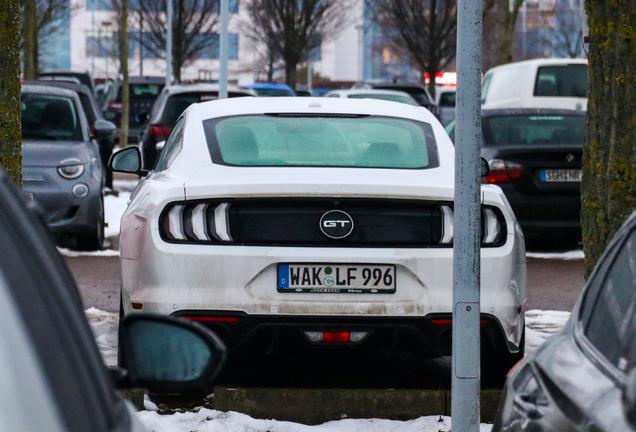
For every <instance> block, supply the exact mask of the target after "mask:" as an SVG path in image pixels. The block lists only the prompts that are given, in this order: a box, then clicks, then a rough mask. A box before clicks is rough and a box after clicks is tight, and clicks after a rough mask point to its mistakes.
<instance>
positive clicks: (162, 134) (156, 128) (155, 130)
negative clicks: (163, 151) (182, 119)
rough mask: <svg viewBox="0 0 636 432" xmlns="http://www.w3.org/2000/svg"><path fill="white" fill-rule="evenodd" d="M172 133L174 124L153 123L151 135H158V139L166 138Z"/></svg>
mask: <svg viewBox="0 0 636 432" xmlns="http://www.w3.org/2000/svg"><path fill="white" fill-rule="evenodd" d="M171 133H172V126H161V125H151V126H150V135H152V136H154V137H157V141H163V140H166V139H167V138H168V137H169V136H170V134H171Z"/></svg>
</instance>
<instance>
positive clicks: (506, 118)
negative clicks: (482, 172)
mask: <svg viewBox="0 0 636 432" xmlns="http://www.w3.org/2000/svg"><path fill="white" fill-rule="evenodd" d="M454 128H455V123H454V122H452V123H450V124H449V125H448V127H447V131H448V132H449V135H450V136H451V139H452V140H453V141H454V140H455V129H454ZM482 136H483V143H482V147H481V156H482V157H483V158H485V159H486V160H488V163H489V165H490V174H489V175H488V177H486V178H485V179H484V180H483V181H485V182H486V183H490V184H496V185H497V186H499V187H501V188H502V189H503V191H504V193H505V194H506V198H507V199H508V201H509V202H510V205H511V207H512V209H513V210H514V212H515V215H516V217H517V220H518V221H519V224H520V225H521V228H522V229H523V232H524V234H525V235H526V237H528V239H529V240H530V239H532V240H538V241H541V240H542V239H554V238H555V237H563V238H566V239H576V240H579V239H580V238H581V219H580V214H581V167H582V157H583V142H584V141H585V112H583V111H574V110H554V109H497V110H485V109H484V110H482Z"/></svg>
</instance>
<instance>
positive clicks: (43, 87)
mask: <svg viewBox="0 0 636 432" xmlns="http://www.w3.org/2000/svg"><path fill="white" fill-rule="evenodd" d="M69 84H71V83H69ZM22 91H23V92H26V93H44V94H51V95H59V96H68V97H74V96H77V92H76V91H73V90H69V89H67V88H62V87H57V86H51V85H47V84H23V85H22Z"/></svg>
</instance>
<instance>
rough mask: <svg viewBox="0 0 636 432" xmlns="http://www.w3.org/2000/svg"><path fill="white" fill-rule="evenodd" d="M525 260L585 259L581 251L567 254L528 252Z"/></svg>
mask: <svg viewBox="0 0 636 432" xmlns="http://www.w3.org/2000/svg"><path fill="white" fill-rule="evenodd" d="M526 257H527V258H541V259H562V260H580V259H585V255H584V254H583V251H582V250H573V251H569V252H528V253H526Z"/></svg>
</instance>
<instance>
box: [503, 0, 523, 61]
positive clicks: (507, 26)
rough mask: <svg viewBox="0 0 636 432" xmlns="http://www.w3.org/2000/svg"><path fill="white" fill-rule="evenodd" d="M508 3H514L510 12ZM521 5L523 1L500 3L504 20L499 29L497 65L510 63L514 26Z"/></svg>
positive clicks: (507, 0)
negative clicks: (499, 41) (499, 42)
mask: <svg viewBox="0 0 636 432" xmlns="http://www.w3.org/2000/svg"><path fill="white" fill-rule="evenodd" d="M510 1H514V3H513V5H512V12H511V11H510ZM522 4H523V0H504V1H502V3H501V7H502V8H503V9H504V13H505V19H504V22H503V25H502V29H501V45H499V58H498V64H506V63H510V62H512V44H513V42H514V39H515V26H516V25H517V16H518V15H519V9H520V8H521V5H522Z"/></svg>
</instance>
